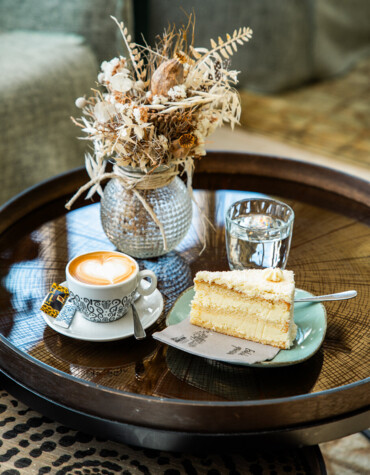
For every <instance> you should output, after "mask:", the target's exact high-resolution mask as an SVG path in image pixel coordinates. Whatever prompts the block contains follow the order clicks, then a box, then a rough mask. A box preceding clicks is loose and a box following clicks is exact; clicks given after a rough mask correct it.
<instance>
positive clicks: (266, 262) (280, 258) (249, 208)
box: [226, 198, 294, 270]
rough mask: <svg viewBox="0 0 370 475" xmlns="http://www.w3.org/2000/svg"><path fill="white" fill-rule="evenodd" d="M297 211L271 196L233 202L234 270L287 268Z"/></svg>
mask: <svg viewBox="0 0 370 475" xmlns="http://www.w3.org/2000/svg"><path fill="white" fill-rule="evenodd" d="M293 222H294V212H293V210H292V208H291V207H290V206H288V205H287V204H285V203H282V202H281V201H276V200H273V199H269V198H250V199H246V200H241V201H237V202H236V203H234V204H232V205H231V206H230V208H229V209H228V210H227V213H226V249H227V258H228V261H229V267H230V269H231V270H242V269H263V268H265V267H280V268H281V269H284V268H285V266H286V263H287V260H288V255H289V250H290V243H291V240H292V232H293Z"/></svg>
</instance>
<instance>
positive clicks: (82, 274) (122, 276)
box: [69, 251, 137, 285]
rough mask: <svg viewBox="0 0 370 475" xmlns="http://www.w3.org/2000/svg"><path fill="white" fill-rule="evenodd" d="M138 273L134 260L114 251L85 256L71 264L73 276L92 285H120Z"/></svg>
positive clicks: (77, 258)
mask: <svg viewBox="0 0 370 475" xmlns="http://www.w3.org/2000/svg"><path fill="white" fill-rule="evenodd" d="M136 271H137V265H136V263H135V261H134V260H132V259H130V258H129V257H128V256H125V255H122V254H119V253H116V252H112V251H97V252H90V253H88V254H83V255H81V256H78V257H76V258H75V259H73V260H72V261H71V263H70V264H69V272H70V274H71V276H72V277H74V278H75V279H76V280H78V281H80V282H83V283H85V284H90V285H112V284H119V283H121V282H124V281H125V280H127V279H129V278H130V277H131V276H133V275H134V274H135V272H136Z"/></svg>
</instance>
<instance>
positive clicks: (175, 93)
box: [168, 84, 186, 101]
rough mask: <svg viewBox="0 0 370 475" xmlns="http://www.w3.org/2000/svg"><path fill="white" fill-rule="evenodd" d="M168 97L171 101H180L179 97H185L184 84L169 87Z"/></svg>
mask: <svg viewBox="0 0 370 475" xmlns="http://www.w3.org/2000/svg"><path fill="white" fill-rule="evenodd" d="M168 97H170V98H171V99H172V100H173V101H179V100H180V101H181V99H186V88H185V86H184V84H180V85H179V86H174V87H171V89H170V90H169V91H168Z"/></svg>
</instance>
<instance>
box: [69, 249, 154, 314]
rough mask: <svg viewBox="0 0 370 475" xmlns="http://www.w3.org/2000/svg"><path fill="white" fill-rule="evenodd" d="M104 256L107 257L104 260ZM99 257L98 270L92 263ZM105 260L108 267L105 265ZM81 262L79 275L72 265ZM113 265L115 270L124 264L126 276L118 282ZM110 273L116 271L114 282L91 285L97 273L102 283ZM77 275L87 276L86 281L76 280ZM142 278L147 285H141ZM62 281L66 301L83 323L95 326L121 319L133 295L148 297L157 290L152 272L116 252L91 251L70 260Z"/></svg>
mask: <svg viewBox="0 0 370 475" xmlns="http://www.w3.org/2000/svg"><path fill="white" fill-rule="evenodd" d="M108 255H109V257H107V256H108ZM115 255H117V256H118V259H115ZM100 256H102V257H101V261H100V262H101V264H100V265H101V267H99V264H96V262H97V261H99V259H100ZM120 256H121V257H120ZM122 256H123V260H122ZM108 260H109V263H110V264H111V265H106V262H108ZM81 262H82V263H84V266H85V268H86V269H87V272H85V273H84V274H81V275H79V273H78V272H77V271H76V269H77V268H78V267H76V263H81ZM87 262H88V263H90V264H91V263H92V264H91V265H90V268H91V269H92V271H93V273H92V274H91V276H92V278H91V281H89V275H88V272H89V265H87V264H86V263H87ZM114 262H116V263H118V267H119V265H120V264H122V262H125V263H127V264H128V269H129V272H128V274H129V275H128V276H127V277H124V275H123V274H122V275H123V277H122V276H121V277H122V279H121V280H119V279H120V276H119V269H118V271H117V269H115V268H114ZM94 263H95V264H96V265H95V264H94ZM94 265H95V268H94ZM122 265H123V267H122V268H124V264H122ZM104 266H105V267H104ZM116 267H117V266H116ZM71 270H72V271H73V272H71ZM110 271H113V273H114V272H116V274H117V275H115V277H117V280H118V281H117V282H116V283H108V284H107V283H106V284H101V283H100V284H96V283H95V284H94V283H92V282H93V281H94V279H95V278H97V280H99V272H101V275H102V281H103V280H104V279H106V278H107V277H108V278H109V273H110ZM81 276H82V277H84V276H87V277H88V281H82V280H79V278H81ZM91 276H90V277H91ZM146 277H148V278H149V279H150V285H148V283H146V284H144V283H143V279H145V278H146ZM66 278H67V285H68V290H69V294H70V296H69V301H70V302H72V303H73V304H74V305H75V307H76V308H77V310H79V311H80V312H81V313H82V315H83V316H84V317H85V318H86V319H87V320H91V321H92V322H98V323H108V322H112V321H114V320H118V319H119V318H122V317H123V316H124V315H126V313H127V311H128V309H129V307H130V305H131V303H132V302H133V301H134V297H135V294H136V292H138V293H139V294H141V295H150V294H151V293H153V292H154V290H155V289H156V287H157V277H156V275H155V274H154V273H153V272H152V271H150V270H142V271H140V270H139V266H138V263H137V262H136V261H135V259H133V258H132V257H130V256H128V255H126V254H123V253H122V252H118V251H94V252H89V253H86V254H81V255H79V256H76V257H74V258H73V259H71V260H70V261H69V262H68V264H67V266H66ZM112 281H113V280H112Z"/></svg>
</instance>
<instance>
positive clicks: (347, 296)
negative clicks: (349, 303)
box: [294, 290, 357, 302]
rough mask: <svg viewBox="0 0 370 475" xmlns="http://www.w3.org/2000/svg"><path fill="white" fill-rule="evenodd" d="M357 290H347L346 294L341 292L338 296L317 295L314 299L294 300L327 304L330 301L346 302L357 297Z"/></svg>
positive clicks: (295, 300)
mask: <svg viewBox="0 0 370 475" xmlns="http://www.w3.org/2000/svg"><path fill="white" fill-rule="evenodd" d="M356 295H357V292H356V290H347V291H346V292H339V293H337V294H328V295H316V296H312V297H302V298H299V299H294V302H326V301H329V300H346V299H352V298H353V297H356Z"/></svg>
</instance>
